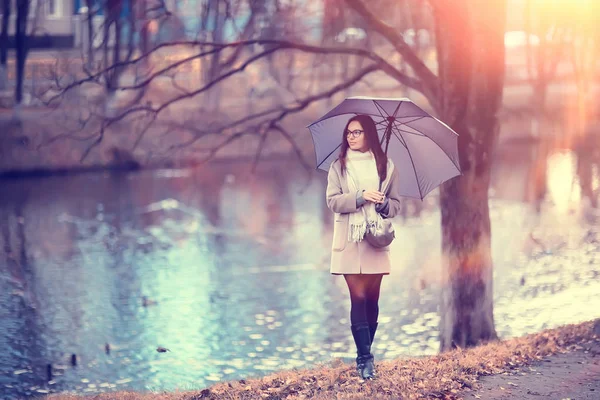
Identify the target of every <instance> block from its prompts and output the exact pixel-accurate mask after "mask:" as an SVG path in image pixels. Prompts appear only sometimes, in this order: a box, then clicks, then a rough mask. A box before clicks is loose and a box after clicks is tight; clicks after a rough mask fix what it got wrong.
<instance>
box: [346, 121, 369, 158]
mask: <svg viewBox="0 0 600 400" xmlns="http://www.w3.org/2000/svg"><path fill="white" fill-rule="evenodd" d="M346 140H347V141H348V146H350V149H352V150H358V151H367V150H368V149H369V146H368V145H367V138H366V135H365V131H364V129H363V127H362V125H361V124H360V122H358V121H352V122H350V125H348V130H347V131H346Z"/></svg>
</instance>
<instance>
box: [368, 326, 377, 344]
mask: <svg viewBox="0 0 600 400" xmlns="http://www.w3.org/2000/svg"><path fill="white" fill-rule="evenodd" d="M377 325H378V324H377V322H375V323H374V324H369V333H370V334H371V344H373V339H374V338H375V332H377Z"/></svg>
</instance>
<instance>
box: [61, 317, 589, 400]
mask: <svg viewBox="0 0 600 400" xmlns="http://www.w3.org/2000/svg"><path fill="white" fill-rule="evenodd" d="M593 325H594V324H593V322H591V321H590V322H585V323H582V324H579V325H567V326H564V327H560V328H557V329H552V330H546V331H543V332H540V333H538V334H532V335H528V336H524V337H521V338H515V339H510V340H506V341H497V342H493V343H488V344H486V345H482V346H479V347H475V348H471V349H460V350H456V351H450V352H446V353H441V354H437V355H435V356H433V357H416V358H402V359H397V360H391V361H378V362H377V363H376V365H377V370H378V375H379V377H378V379H376V380H374V381H371V382H363V381H362V380H361V379H359V378H358V376H356V371H355V366H354V365H352V364H344V363H342V362H339V360H334V361H332V362H331V363H330V365H328V366H325V367H321V368H315V369H311V370H299V371H298V370H294V371H281V372H279V373H276V374H273V375H270V376H266V377H263V378H260V379H247V380H245V379H240V380H238V381H230V382H223V383H217V384H215V385H213V386H211V387H210V388H208V389H204V390H203V391H201V392H194V393H189V392H188V393H185V392H184V393H172V394H171V393H169V394H166V393H165V394H159V395H157V396H156V397H152V398H154V399H164V400H176V399H177V400H183V399H190V400H191V399H200V398H202V399H238V398H239V399H269V400H275V399H286V398H293V399H313V398H315V399H318V400H333V399H358V398H394V399H396V398H402V399H407V400H412V399H420V398H436V399H444V400H454V399H458V398H461V393H463V392H464V391H465V390H468V389H471V388H474V387H476V386H477V378H478V377H479V376H482V375H490V374H500V373H504V372H508V371H512V375H514V374H515V371H514V369H515V368H521V367H525V366H527V365H528V364H529V363H531V362H532V361H536V360H538V359H542V358H544V357H547V356H549V355H552V354H556V353H558V352H564V351H569V350H575V349H581V348H586V346H585V343H586V342H587V341H589V340H594V339H593V338H595V337H596V336H595V335H594V333H593ZM159 349H163V350H164V352H166V351H169V350H168V349H166V348H164V347H158V348H157V351H158V352H163V351H161V350H159ZM529 370H530V371H535V368H529ZM515 379H516V378H515ZM522 385H523V386H525V389H526V385H524V384H522ZM504 386H506V387H500V389H501V390H504V391H506V392H505V393H506V394H509V393H510V390H511V389H512V388H513V387H518V386H519V385H517V384H516V383H514V382H508V383H507V384H505V385H504ZM528 392H529V391H528ZM532 393H535V392H532ZM474 397H475V398H477V399H480V398H482V397H481V396H480V395H478V394H475V395H474ZM96 398H97V399H98V400H104V399H118V400H121V399H123V400H124V399H127V400H137V399H138V397H135V395H134V397H126V396H125V395H122V396H119V395H118V393H111V396H107V397H103V394H101V395H99V396H97V397H96ZM146 398H147V397H144V399H146ZM79 399H80V398H79ZM139 399H142V396H141V395H140V397H139ZM53 400H71V398H69V397H66V395H65V396H64V397H61V396H60V395H59V396H58V397H53Z"/></svg>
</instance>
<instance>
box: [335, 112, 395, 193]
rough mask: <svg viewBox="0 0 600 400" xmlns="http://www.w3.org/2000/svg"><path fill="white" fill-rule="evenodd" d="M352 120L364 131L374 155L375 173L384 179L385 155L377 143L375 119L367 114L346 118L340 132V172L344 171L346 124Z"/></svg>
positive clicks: (346, 144) (346, 149) (385, 168)
mask: <svg viewBox="0 0 600 400" xmlns="http://www.w3.org/2000/svg"><path fill="white" fill-rule="evenodd" d="M352 121H357V122H359V123H360V125H361V126H362V128H363V130H364V131H365V133H364V135H365V138H366V139H367V146H369V150H371V151H372V152H373V155H374V156H375V163H376V164H377V173H378V174H379V179H381V181H382V182H383V181H385V178H386V177H387V156H386V154H385V153H384V152H383V149H382V148H381V144H380V143H379V137H378V136H377V127H376V126H375V121H373V118H371V117H370V116H368V115H363V114H360V115H357V116H355V117H352V118H350V119H349V120H348V123H347V124H346V127H345V128H344V132H343V133H342V146H341V149H340V155H339V160H340V164H341V166H342V174H344V173H345V172H346V153H348V148H349V147H350V146H349V145H348V139H347V137H346V131H347V130H348V126H350V123H351V122H352Z"/></svg>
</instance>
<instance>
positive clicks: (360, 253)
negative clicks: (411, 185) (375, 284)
mask: <svg viewBox="0 0 600 400" xmlns="http://www.w3.org/2000/svg"><path fill="white" fill-rule="evenodd" d="M389 163H390V164H392V162H391V160H389ZM392 165H393V164H392ZM389 170H390V168H389V167H388V171H389ZM388 175H389V174H388ZM388 180H389V184H388V183H386V182H387V181H388ZM386 182H384V184H383V187H384V188H385V195H386V197H387V198H388V202H389V209H388V214H387V215H386V218H393V217H395V216H396V215H397V214H398V211H399V210H400V195H399V193H398V170H397V169H396V168H393V170H392V173H391V175H389V176H388V178H387V179H386ZM386 185H387V187H386ZM326 199H327V207H328V208H329V209H330V210H331V211H333V212H334V223H333V243H332V246H331V267H330V272H331V273H332V274H389V273H390V270H391V263H390V252H389V246H388V247H384V248H375V247H373V246H371V245H370V244H369V243H367V241H366V240H362V241H360V242H358V243H355V242H351V241H349V240H348V229H349V224H350V218H349V213H352V212H354V211H356V210H357V208H356V193H350V191H349V190H348V184H347V183H346V175H343V176H342V170H341V164H340V162H339V160H336V161H334V162H333V163H332V164H331V167H330V168H329V174H328V176H327V192H326Z"/></svg>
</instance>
